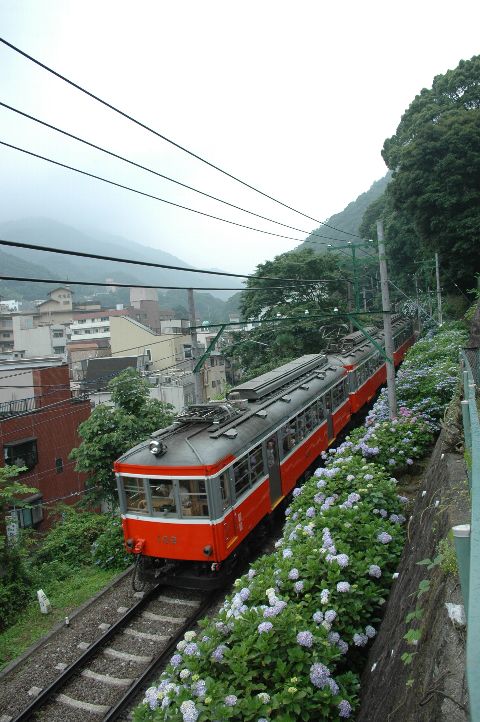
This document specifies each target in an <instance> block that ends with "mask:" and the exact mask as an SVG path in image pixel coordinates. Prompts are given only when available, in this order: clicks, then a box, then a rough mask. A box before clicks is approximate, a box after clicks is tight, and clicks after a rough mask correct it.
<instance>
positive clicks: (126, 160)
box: [0, 101, 346, 242]
mask: <svg viewBox="0 0 480 722" xmlns="http://www.w3.org/2000/svg"><path fill="white" fill-rule="evenodd" d="M0 106H1V107H3V108H6V109H7V110H11V111H12V112H14V113H17V114H18V115H22V116H23V117H24V118H28V119H29V120H32V121H33V122H34V123H38V124H40V125H43V126H45V127H46V128H50V130H54V131H55V132H56V133H61V134H62V135H65V136H66V137H67V138H72V139H73V140H76V141H78V142H79V143H83V144H84V145H87V146H89V147H90V148H95V150H99V151H100V152H101V153H106V154H107V155H109V156H111V157H112V158H117V159H118V160H121V161H123V162H124V163H128V164H129V165H132V166H134V167H136V168H140V169H141V170H145V171H147V173H152V174H153V175H156V176H158V177H159V178H163V180H166V181H169V182H170V183H175V184H176V185H179V186H181V187H182V188H186V189H187V190H190V191H193V192H194V193H199V194H200V195H202V196H204V197H205V198H210V199H211V200H214V201H217V202H218V203H223V204H224V205H226V206H229V207H230V208H235V209H236V210H238V211H242V212H243V213H248V214H249V215H252V216H255V217H256V218H261V219H262V220H264V221H269V222H270V223H275V224H277V225H279V226H283V227H284V228H289V229H290V230H292V231H298V233H305V234H306V235H307V236H314V237H316V238H328V239H329V238H330V236H323V235H321V234H319V233H315V232H314V231H305V230H303V229H302V228H297V227H296V226H289V225H288V224H287V223H282V222H281V221H276V220H275V219H274V218H268V217H267V216H262V215H261V214H260V213H255V212H254V211H250V210H248V209H247V208H242V207H241V206H237V205H235V204H234V203H230V202H229V201H226V200H224V199H222V198H218V197H217V196H213V195H211V194H210V193H206V192H205V191H201V190H199V189H198V188H194V187H193V186H189V185H187V184H186V183H182V182H181V181H179V180H177V179H176V178H170V176H167V175H164V174H163V173H159V172H158V171H156V170H153V168H149V167H148V166H145V165H142V164H141V163H136V162H135V161H133V160H131V159H129V158H125V157H124V156H122V155H120V154H118V153H114V152H113V151H111V150H107V149H106V148H103V147H102V146H100V145H97V144H96V143H92V142H91V141H88V140H85V138H80V137H79V136H78V135H74V134H73V133H69V132H68V131H67V130H64V129H62V128H58V127H57V126H55V125H52V124H51V123H47V122H46V121H45V120H40V118H37V117H35V116H34V115H30V114H29V113H25V112H24V111H22V110H19V109H18V108H14V107H13V106H12V105H8V104H7V103H3V102H1V101H0ZM329 227H331V226H329ZM335 230H337V229H335ZM341 232H342V233H346V231H341ZM331 240H337V241H343V242H345V239H342V238H337V239H331Z"/></svg>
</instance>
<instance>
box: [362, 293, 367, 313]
mask: <svg viewBox="0 0 480 722" xmlns="http://www.w3.org/2000/svg"><path fill="white" fill-rule="evenodd" d="M362 295H363V310H364V311H366V310H367V289H366V288H363V289H362Z"/></svg>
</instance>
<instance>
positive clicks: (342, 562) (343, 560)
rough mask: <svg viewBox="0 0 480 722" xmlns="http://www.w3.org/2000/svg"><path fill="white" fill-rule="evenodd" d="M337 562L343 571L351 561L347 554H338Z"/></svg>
mask: <svg viewBox="0 0 480 722" xmlns="http://www.w3.org/2000/svg"><path fill="white" fill-rule="evenodd" d="M336 561H337V564H338V566H339V567H340V568H341V569H343V568H344V567H348V562H349V559H348V556H347V554H338V555H337V557H336Z"/></svg>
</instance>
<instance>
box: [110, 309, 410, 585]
mask: <svg viewBox="0 0 480 722" xmlns="http://www.w3.org/2000/svg"><path fill="white" fill-rule="evenodd" d="M392 326H393V335H394V348H395V355H394V357H395V364H397V365H398V364H399V363H400V361H401V360H402V358H403V356H404V354H405V352H406V350H407V349H408V347H409V346H410V345H411V344H412V343H413V340H414V335H413V328H412V325H411V323H410V322H409V321H407V320H405V319H402V318H401V317H394V318H393V319H392ZM367 331H368V334H369V336H370V337H371V338H372V339H373V340H375V342H376V343H377V344H378V345H380V346H383V332H381V331H379V330H378V329H377V328H375V327H370V328H368V329H367ZM385 380H386V367H385V361H384V358H383V356H382V354H380V352H379V351H378V349H377V347H376V346H375V344H373V343H372V341H370V340H367V338H366V337H365V335H364V334H363V333H361V332H358V333H352V334H349V335H348V336H345V337H343V338H342V339H340V341H339V342H338V344H337V346H336V347H335V348H329V350H328V352H327V354H326V355H325V354H309V355H305V356H302V357H300V358H298V359H295V360H294V361H291V362H289V363H287V364H285V365H283V366H280V367H279V368H277V369H275V370H274V371H270V372H268V373H266V374H263V375H262V376H259V377H257V378H255V379H251V380H250V381H248V382H246V383H243V384H240V385H239V386H237V387H236V388H235V389H233V390H232V391H231V392H230V394H229V397H228V400H227V401H225V402H223V401H222V402H213V403H208V404H199V405H193V406H190V407H188V408H187V409H186V410H185V411H184V412H182V413H181V414H180V415H179V416H177V418H176V421H175V423H173V424H172V425H171V426H169V427H167V428H166V429H162V430H160V431H158V432H156V433H154V434H153V435H152V437H151V438H150V439H149V440H147V441H145V442H144V443H142V444H139V445H138V446H136V447H135V448H133V449H131V450H130V451H129V452H127V453H126V454H124V455H123V456H122V457H121V458H120V459H118V461H116V462H115V465H114V470H115V473H116V477H117V484H118V493H119V498H120V509H121V514H122V523H123V530H124V537H125V546H126V549H127V550H128V551H129V552H131V553H133V554H134V555H135V556H136V561H137V562H138V563H139V568H140V571H141V576H142V577H143V578H144V579H151V578H155V579H157V580H158V581H162V582H164V583H167V584H173V585H177V586H187V587H204V588H208V587H215V586H218V585H220V584H222V583H223V580H224V578H225V576H226V575H228V574H229V573H230V572H231V570H232V567H233V566H234V564H235V563H236V561H237V559H238V558H239V556H240V554H241V552H242V550H243V549H244V548H245V547H246V546H247V545H248V544H249V543H251V542H252V541H253V542H254V543H255V540H256V534H257V533H258V531H259V529H260V528H262V527H264V525H265V523H266V522H269V521H270V520H271V518H272V513H273V512H274V511H275V509H277V508H278V507H279V506H280V505H282V502H284V501H285V500H286V499H287V497H288V496H289V494H290V492H291V491H292V489H293V488H294V486H295V485H296V484H297V482H298V481H299V480H301V479H302V477H306V476H307V475H308V474H309V472H310V470H311V468H312V467H313V465H314V464H315V461H316V460H317V458H318V456H319V455H320V454H321V452H322V451H324V450H325V449H327V448H328V447H329V446H330V445H331V444H332V443H333V441H334V439H335V438H336V436H337V435H338V434H339V433H340V431H342V429H344V427H345V426H346V425H347V424H348V423H349V421H350V419H351V416H352V414H354V413H356V412H358V411H359V410H360V409H361V408H362V407H363V406H364V405H365V404H366V403H368V401H369V400H370V399H372V397H373V396H374V395H375V393H376V391H377V390H378V388H379V387H380V386H381V385H382V384H384V383H385Z"/></svg>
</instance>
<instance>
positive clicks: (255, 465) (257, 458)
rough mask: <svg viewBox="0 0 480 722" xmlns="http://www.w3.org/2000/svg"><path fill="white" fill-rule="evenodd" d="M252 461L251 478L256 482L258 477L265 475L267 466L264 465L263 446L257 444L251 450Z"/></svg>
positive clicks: (250, 458) (249, 458) (250, 460)
mask: <svg viewBox="0 0 480 722" xmlns="http://www.w3.org/2000/svg"><path fill="white" fill-rule="evenodd" d="M248 460H249V463H250V479H251V482H252V484H254V483H255V482H256V481H257V479H260V478H261V477H262V476H265V468H264V466H263V456H262V447H261V446H257V447H256V448H255V449H253V451H251V452H250V454H249V457H248Z"/></svg>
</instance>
